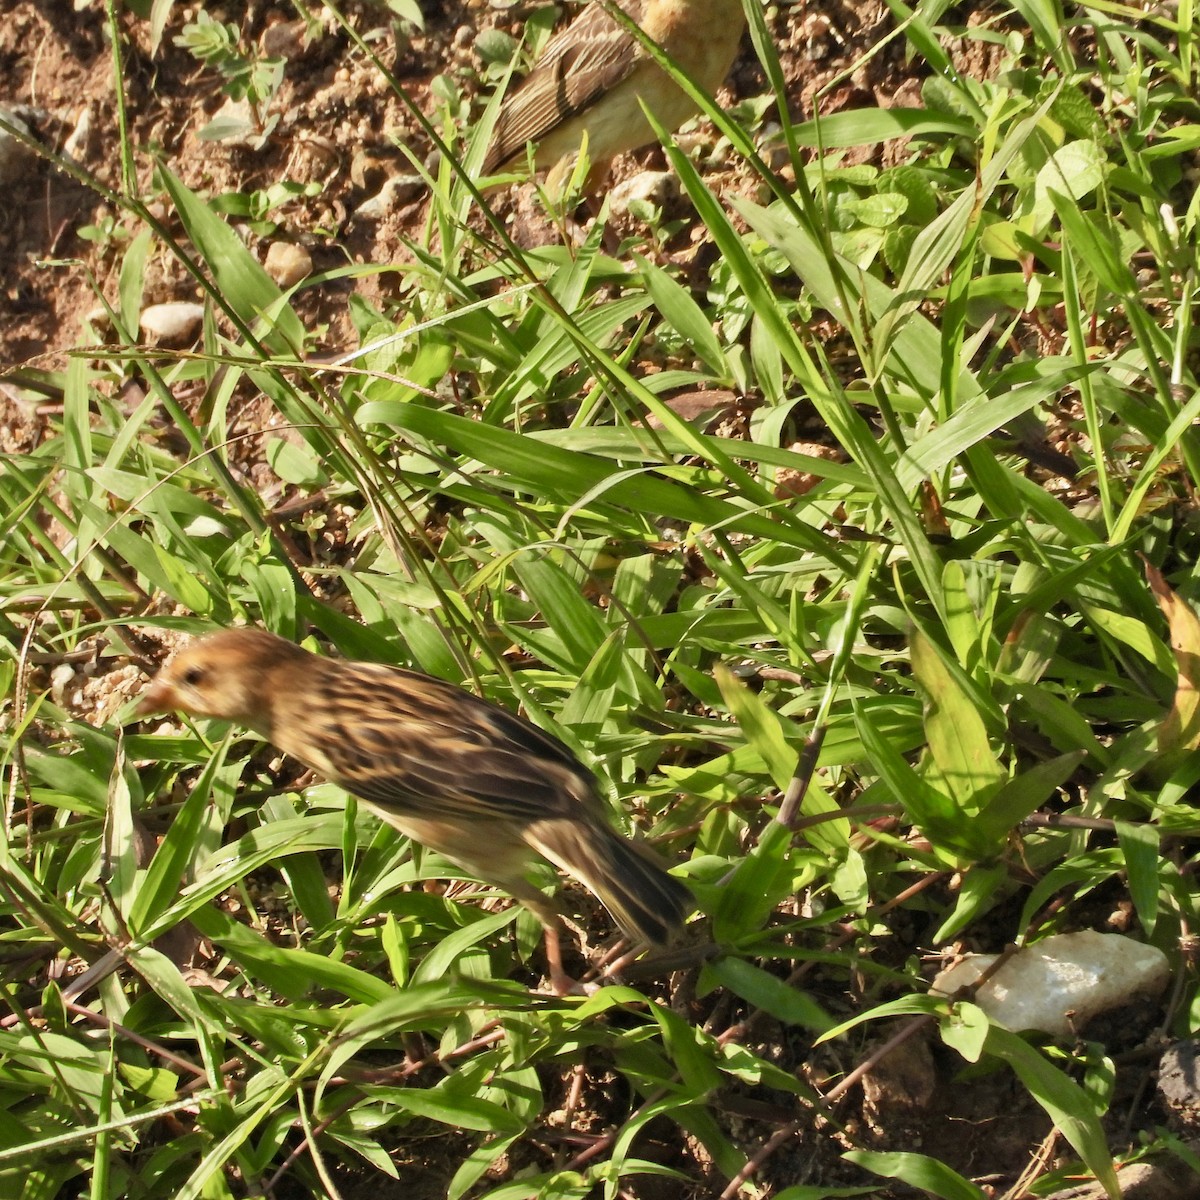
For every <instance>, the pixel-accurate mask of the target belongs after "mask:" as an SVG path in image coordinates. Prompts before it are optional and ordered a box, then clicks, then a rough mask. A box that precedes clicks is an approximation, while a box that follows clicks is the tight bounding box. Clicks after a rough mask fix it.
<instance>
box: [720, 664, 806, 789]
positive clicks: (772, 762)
mask: <svg viewBox="0 0 1200 1200" xmlns="http://www.w3.org/2000/svg"><path fill="white" fill-rule="evenodd" d="M713 675H714V677H715V678H716V681H717V685H718V686H719V687H720V689H721V696H722V698H723V699H724V701H725V703H726V704H727V705H728V706H729V711H730V713H732V714H733V716H734V718H735V719H736V720H737V723H738V727H739V728H740V729H741V731H742V732H743V733H744V734H745V735H746V740H747V741H748V742H749V743H750V745H751V746H753V747H754V749H755V750H757V751H758V753H759V755H760V756H761V757H762V760H763V762H764V763H766V765H767V770H768V771H769V772H770V773H771V781H772V782H773V783H774V784H775V786H776V787H777V788H778V789H779V790H780V791H784V790H785V789H786V788H787V786H788V784H789V783H791V780H792V776H793V775H794V774H795V771H796V763H797V761H798V754H797V751H796V750H794V749H792V747H791V746H790V745H789V744H788V740H787V735H786V733H785V728H786V727H785V725H784V722H783V719H782V718H781V717H780V716H779V714H778V713H777V712H775V711H774V709H771V708H769V707H768V706H767V705H766V704H765V703H764V702H763V700H762V698H761V697H760V696H759V695H758V694H757V693H755V692H752V691H751V690H750V689H749V688H748V687H746V685H745V684H744V683H742V682H741V681H740V680H739V679H738V678H737V676H735V675H734V674H733V672H732V671H730V670H729V668H728V667H726V666H724V665H723V664H719V665H718V666H717V667H716V669H715V670H714V671H713Z"/></svg>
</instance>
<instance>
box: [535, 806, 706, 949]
mask: <svg viewBox="0 0 1200 1200" xmlns="http://www.w3.org/2000/svg"><path fill="white" fill-rule="evenodd" d="M525 836H526V839H527V841H528V842H529V844H530V845H531V846H533V847H534V849H536V850H537V851H538V853H539V854H542V855H544V856H545V857H546V858H548V859H549V860H550V861H551V862H552V863H554V864H555V865H556V866H559V867H561V868H562V869H563V870H564V871H566V872H567V873H568V874H570V875H573V876H574V877H575V878H576V879H578V880H579V881H580V883H582V884H583V885H584V886H585V887H586V888H587V889H588V890H589V891H591V892H592V893H593V894H594V895H595V896H596V897H597V898H598V899H599V901H600V902H601V904H603V905H604V907H605V908H606V909H608V911H609V913H610V914H611V916H612V918H613V920H614V921H616V923H617V925H618V926H620V929H621V932H622V933H623V934H625V936H626V937H628V938H630V939H631V940H634V941H647V942H654V943H656V944H657V945H662V944H664V943H665V942H667V941H669V940H670V937H671V934H672V933H673V932H674V931H675V930H676V929H678V928H679V926H680V925H682V924H683V919H684V917H686V916H687V914H688V913H689V912H691V911H692V909H693V908H694V907H695V905H694V901H693V900H692V894H691V892H689V891H688V889H687V888H686V887H685V886H684V885H683V884H682V883H680V881H679V880H678V879H676V878H675V877H674V876H673V875H668V874H667V872H666V869H665V868H664V867H663V865H662V863H661V862H660V861H659V860H658V858H657V857H656V856H655V855H654V853H653V852H652V851H650V850H647V849H645V848H644V847H642V846H639V845H638V844H637V843H636V842H630V841H628V840H626V839H625V838H623V837H621V835H620V834H618V833H615V832H614V831H613V830H611V829H608V828H606V827H604V826H601V825H591V824H583V823H582V822H580V821H561V820H558V821H535V822H534V823H533V824H532V825H530V826H529V828H528V830H527V831H526V834H525Z"/></svg>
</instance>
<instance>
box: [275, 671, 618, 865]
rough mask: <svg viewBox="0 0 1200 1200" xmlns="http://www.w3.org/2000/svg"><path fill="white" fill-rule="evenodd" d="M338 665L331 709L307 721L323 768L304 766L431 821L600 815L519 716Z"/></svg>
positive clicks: (440, 689) (410, 680) (576, 778)
mask: <svg viewBox="0 0 1200 1200" xmlns="http://www.w3.org/2000/svg"><path fill="white" fill-rule="evenodd" d="M341 665H342V667H343V670H342V671H341V672H339V681H340V685H341V686H340V687H338V688H337V690H336V691H334V693H333V696H332V698H331V702H330V703H328V704H326V705H323V706H321V708H320V709H319V710H317V711H314V712H312V713H310V714H308V715H309V719H310V722H311V723H312V724H314V725H323V726H324V728H323V729H321V730H320V733H319V736H318V737H317V738H316V739H313V738H312V734H314V733H316V732H317V730H316V729H310V731H309V738H310V741H312V740H316V741H319V743H320V744H321V745H322V747H323V750H324V758H325V761H324V762H316V761H311V762H310V765H312V766H314V767H316V768H317V769H318V770H321V771H322V772H324V773H327V774H328V775H329V776H330V778H331V779H333V781H334V782H335V783H337V784H339V785H340V786H342V787H344V788H345V789H346V790H347V791H350V792H353V793H354V794H355V795H356V796H360V797H362V799H364V800H368V801H370V802H371V803H373V804H375V805H377V806H379V807H380V808H383V809H389V810H391V811H393V812H395V813H397V814H398V815H404V814H408V815H411V816H419V817H422V818H426V819H429V820H437V819H439V818H444V819H446V820H448V821H463V820H468V821H469V820H472V819H479V818H491V819H500V820H512V821H516V822H522V823H525V822H529V821H534V820H539V819H545V818H547V817H550V816H561V817H569V818H576V819H578V818H579V817H582V816H584V815H585V813H586V812H590V813H596V812H598V811H599V810H600V809H601V804H600V800H599V797H598V795H597V793H596V787H595V780H594V779H593V777H592V775H591V773H590V772H589V771H588V770H587V768H586V767H584V766H583V765H582V764H581V763H580V762H579V761H578V759H576V758H575V756H574V755H573V754H572V753H571V751H570V750H568V749H567V747H566V746H564V745H563V744H562V743H561V742H560V741H558V739H557V738H554V737H551V736H550V735H549V734H548V733H544V732H543V731H542V730H540V729H538V728H537V726H535V725H532V724H531V723H530V722H528V721H526V720H525V719H524V718H522V717H519V716H517V715H516V714H515V713H511V712H509V711H508V710H507V709H504V708H500V707H499V706H497V705H494V704H489V703H488V702H486V701H484V700H480V699H479V698H478V697H476V696H473V695H471V694H470V693H469V692H464V691H463V690H462V689H461V688H458V687H456V686H454V685H453V684H450V683H447V682H445V681H444V680H441V679H434V678H432V677H431V676H427V675H420V674H417V673H415V672H412V671H404V670H401V669H400V668H396V667H387V666H382V665H378V664H361V663H355V664H341ZM294 752H295V751H293V753H294ZM297 757H300V758H304V755H303V754H298V755H297ZM481 852H482V853H483V854H485V855H486V852H487V849H486V847H481Z"/></svg>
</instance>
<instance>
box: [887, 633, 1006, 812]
mask: <svg viewBox="0 0 1200 1200" xmlns="http://www.w3.org/2000/svg"><path fill="white" fill-rule="evenodd" d="M910 648H911V654H912V668H913V677H914V678H915V679H916V681H917V683H918V684H919V685H920V687H921V690H922V691H923V692H924V694H925V735H926V737H927V738H928V739H929V751H930V754H931V755H932V756H933V761H934V762H935V763H936V765H937V773H938V776H939V777H940V778H941V780H942V781H943V782H944V783H945V785H946V787H947V788H948V789H949V791H950V793H951V795H953V796H954V798H955V799H956V800H957V801H958V803H959V805H960V807H961V809H962V811H963V814H964V816H966V817H968V818H970V817H974V816H976V815H978V813H979V811H980V810H981V808H982V807H983V806H984V805H985V804H986V802H987V801H988V799H989V798H990V797H991V796H992V795H993V794H994V793H995V792H996V791H997V790H998V789H999V787H1000V786H1001V784H1002V783H1003V782H1004V771H1003V769H1002V768H1001V766H1000V764H999V763H998V762H997V761H996V755H995V752H994V751H993V750H992V747H991V743H990V742H989V740H988V735H987V729H986V727H985V726H984V723H983V719H982V718H981V717H980V715H979V712H978V710H977V709H976V708H975V705H974V704H973V703H972V700H971V697H970V696H969V695H968V694H967V692H966V691H965V690H964V689H963V688H961V687H960V686H959V683H958V680H957V679H956V678H955V676H954V674H953V673H952V672H951V671H950V670H948V669H947V666H946V664H945V663H944V662H943V660H942V657H941V655H940V653H939V652H938V650H937V648H936V647H935V646H934V644H933V643H932V642H931V641H930V640H929V639H928V638H927V637H926V636H925V635H924V634H923V633H922V632H921V631H920V630H914V631H913V635H912V638H911V642H910Z"/></svg>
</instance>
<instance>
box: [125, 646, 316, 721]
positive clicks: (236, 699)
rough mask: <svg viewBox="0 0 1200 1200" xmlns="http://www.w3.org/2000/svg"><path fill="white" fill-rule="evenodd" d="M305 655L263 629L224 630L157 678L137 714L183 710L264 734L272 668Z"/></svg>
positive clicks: (174, 660) (184, 654)
mask: <svg viewBox="0 0 1200 1200" xmlns="http://www.w3.org/2000/svg"><path fill="white" fill-rule="evenodd" d="M305 654H306V652H305V651H304V650H301V649H300V648H299V647H298V646H293V645H292V643H291V642H286V641H284V640H283V639H282V638H279V637H276V636H275V635H274V634H273V633H267V632H266V631H265V630H262V629H226V630H222V631H221V632H220V633H214V634H210V635H208V636H207V637H203V638H201V639H200V640H199V641H196V642H193V643H192V644H191V645H189V646H187V647H185V648H184V649H183V650H181V651H179V653H178V654H176V655H175V656H174V657H173V658H172V659H171V660H170V662H168V663H167V665H166V666H165V667H163V669H162V670H161V671H160V672H159V673H158V675H156V676H155V678H154V680H153V681H152V682H151V684H150V686H149V687H148V688H147V689H146V691H145V692H144V693H143V695H142V698H141V700H140V701H139V702H138V706H137V708H136V709H135V710H134V711H135V713H136V715H137V716H139V717H147V716H150V715H151V714H153V713H165V712H174V711H176V710H182V711H183V712H188V713H192V714H193V715H195V716H198V717H218V718H221V719H222V720H227V721H237V722H239V723H240V724H243V725H247V726H249V727H250V728H251V729H256V730H259V731H265V730H266V727H267V726H269V723H270V705H271V698H272V683H271V675H272V672H273V669H274V668H276V667H278V666H279V665H280V664H281V663H283V662H286V661H287V660H288V659H289V658H291V657H294V656H295V655H305Z"/></svg>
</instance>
